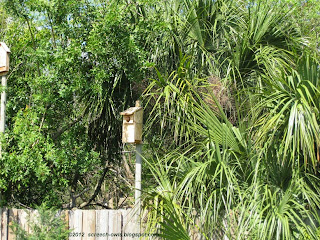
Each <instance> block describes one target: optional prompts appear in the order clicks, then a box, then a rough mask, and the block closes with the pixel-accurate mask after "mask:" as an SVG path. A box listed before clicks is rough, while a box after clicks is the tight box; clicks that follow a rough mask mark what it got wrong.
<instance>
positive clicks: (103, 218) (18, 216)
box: [0, 208, 140, 240]
mask: <svg viewBox="0 0 320 240" xmlns="http://www.w3.org/2000/svg"><path fill="white" fill-rule="evenodd" d="M58 214H59V215H61V216H63V218H64V219H66V221H67V223H68V226H69V229H70V231H71V232H70V235H69V240H130V239H139V233H140V229H139V228H138V225H137V224H136V222H135V218H134V210H133V209H121V210H69V211H60V212H59V213H58ZM0 216H1V221H0V240H14V239H15V236H14V233H13V232H12V230H11V228H10V226H11V225H12V224H13V222H16V223H17V224H19V225H20V226H21V227H22V229H24V230H25V231H26V232H27V233H31V231H32V229H31V228H30V227H29V224H28V222H29V221H30V219H31V221H32V220H33V221H34V220H35V219H36V218H37V216H38V212H37V211H36V210H22V209H8V208H2V209H0Z"/></svg>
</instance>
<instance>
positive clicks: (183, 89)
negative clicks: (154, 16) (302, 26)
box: [145, 1, 320, 239]
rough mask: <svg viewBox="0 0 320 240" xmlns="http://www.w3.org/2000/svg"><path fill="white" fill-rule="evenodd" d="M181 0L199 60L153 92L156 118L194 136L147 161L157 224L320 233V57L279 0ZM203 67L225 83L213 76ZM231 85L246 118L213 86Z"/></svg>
mask: <svg viewBox="0 0 320 240" xmlns="http://www.w3.org/2000/svg"><path fill="white" fill-rule="evenodd" d="M180 4H181V5H180V6H182V7H181V8H179V11H178V13H177V14H178V15H179V16H181V18H182V19H184V20H187V21H186V23H185V24H182V26H181V29H184V32H187V34H185V35H184V38H183V39H185V42H184V43H185V44H186V45H184V46H188V47H190V46H192V47H193V48H196V49H197V50H196V51H190V52H188V54H190V53H194V55H192V54H191V55H190V59H192V61H194V62H193V63H197V64H192V65H188V67H186V68H183V67H180V68H178V69H177V70H176V71H175V72H173V73H172V74H168V75H169V77H168V78H164V77H163V75H162V74H160V73H159V75H158V76H159V77H158V79H155V80H154V81H152V83H151V85H150V86H149V88H148V89H147V92H146V97H147V99H148V100H150V101H151V102H152V101H153V103H154V107H153V109H154V110H153V111H152V112H151V118H150V119H152V121H150V123H151V126H154V125H155V124H157V123H159V122H161V123H162V125H161V128H162V129H164V128H166V127H167V129H168V131H163V132H165V133H166V134H170V131H171V132H172V133H173V134H172V135H173V137H174V139H183V141H180V142H179V141H177V143H178V144H177V145H176V146H175V149H174V150H172V151H171V152H169V153H167V154H164V155H161V154H159V155H156V156H154V157H153V158H149V159H146V162H147V166H148V168H149V170H150V171H151V173H152V175H153V177H154V179H155V182H154V185H153V186H152V187H151V188H150V190H149V192H148V194H147V195H146V201H145V202H146V203H150V201H151V202H152V203H153V204H147V205H146V208H148V209H149V227H150V228H151V227H154V228H157V229H158V231H160V236H162V237H163V238H164V239H191V238H192V237H193V234H196V235H197V234H198V236H199V235H200V236H201V238H202V239H223V238H228V239H304V238H306V239H307V238H311V239H317V238H318V235H319V231H318V230H317V229H316V228H317V226H318V224H319V215H318V206H319V204H320V198H319V193H320V185H319V178H318V171H319V170H318V169H319V167H318V160H319V150H318V149H319V106H320V104H319V100H318V99H319V74H320V71H319V62H318V60H317V59H319V57H318V56H317V55H316V54H314V55H312V54H310V53H308V48H306V49H304V48H305V47H304V45H303V43H304V42H305V41H304V40H303V38H302V37H300V35H299V29H297V28H296V27H295V25H294V24H292V22H291V20H290V9H289V10H288V9H287V8H285V6H284V5H281V4H279V3H278V2H274V1H268V2H267V3H265V2H262V1H255V2H247V1H233V2H232V3H231V1H184V2H183V4H182V3H181V2H180ZM217 6H219V7H217ZM227 6H228V7H227ZM221 12H222V13H221ZM218 13H219V14H218ZM218 16H219V17H218ZM220 19H221V20H220ZM185 29H187V30H185ZM227 29H228V30H227ZM217 32H219V34H216V33H217ZM219 40H220V42H219V43H218V44H217V42H218V41H219ZM191 42H192V43H193V45H192V44H190V43H191ZM195 46H196V47H195ZM302 52H303V54H302V55H303V56H302V57H300V56H299V55H300V54H301V53H302ZM199 54H200V55H201V56H204V57H205V61H206V62H205V63H203V64H201V62H200V61H198V60H197V59H201V58H199ZM194 59H196V60H194ZM182 62H183V61H182ZM182 66H185V65H183V64H182ZM203 66H210V68H208V69H209V70H208V69H207V70H205V71H202V67H203ZM181 69H183V71H181ZM181 72H183V73H184V74H181ZM198 72H201V73H200V74H199V75H200V76H201V75H202V74H203V73H204V72H205V74H210V75H212V74H216V78H217V79H219V81H216V82H215V86H210V84H209V83H208V82H206V81H205V80H206V79H210V78H206V79H205V80H199V79H197V78H196V74H195V73H198ZM219 82H220V83H222V84H221V85H219ZM223 85H226V86H232V89H231V91H229V95H226V97H229V98H230V101H231V102H232V104H233V105H234V108H235V109H236V110H235V111H236V112H237V116H236V121H230V118H229V116H228V114H227V113H226V111H225V108H224V107H223V105H222V101H221V99H220V98H219V96H218V95H217V94H216V92H215V91H211V93H210V91H203V89H206V90H208V89H209V90H210V89H211V90H212V89H216V88H217V86H220V89H221V91H222V87H223ZM151 99H155V100H151ZM208 99H209V100H208ZM182 143H183V144H182ZM164 146H166V145H164ZM168 149H169V148H168Z"/></svg>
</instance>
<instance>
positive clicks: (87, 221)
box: [82, 210, 96, 240]
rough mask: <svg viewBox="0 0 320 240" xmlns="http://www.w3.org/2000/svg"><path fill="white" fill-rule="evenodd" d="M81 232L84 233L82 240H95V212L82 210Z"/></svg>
mask: <svg viewBox="0 0 320 240" xmlns="http://www.w3.org/2000/svg"><path fill="white" fill-rule="evenodd" d="M82 224H83V225H82V229H83V230H82V231H83V232H84V237H83V238H82V239H84V240H95V239H96V238H95V235H96V234H95V233H96V211H95V210H84V211H83V220H82Z"/></svg>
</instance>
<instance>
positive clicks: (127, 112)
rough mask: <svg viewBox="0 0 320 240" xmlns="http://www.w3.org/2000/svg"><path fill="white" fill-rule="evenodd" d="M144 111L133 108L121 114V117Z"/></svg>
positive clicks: (139, 108) (140, 108)
mask: <svg viewBox="0 0 320 240" xmlns="http://www.w3.org/2000/svg"><path fill="white" fill-rule="evenodd" d="M140 110H142V107H131V108H128V109H127V110H125V111H124V112H121V113H120V115H125V116H126V115H132V114H134V113H135V112H138V111H140Z"/></svg>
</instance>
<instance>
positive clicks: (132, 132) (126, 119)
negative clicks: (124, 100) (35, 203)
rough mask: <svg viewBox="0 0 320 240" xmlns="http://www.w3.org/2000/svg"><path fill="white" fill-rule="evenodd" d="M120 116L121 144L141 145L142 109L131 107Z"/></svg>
mask: <svg viewBox="0 0 320 240" xmlns="http://www.w3.org/2000/svg"><path fill="white" fill-rule="evenodd" d="M120 115H122V116H123V121H122V142H123V143H141V142H142V122H143V108H142V107H139V106H137V107H131V108H129V109H127V110H125V111H124V112H121V113H120Z"/></svg>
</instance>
